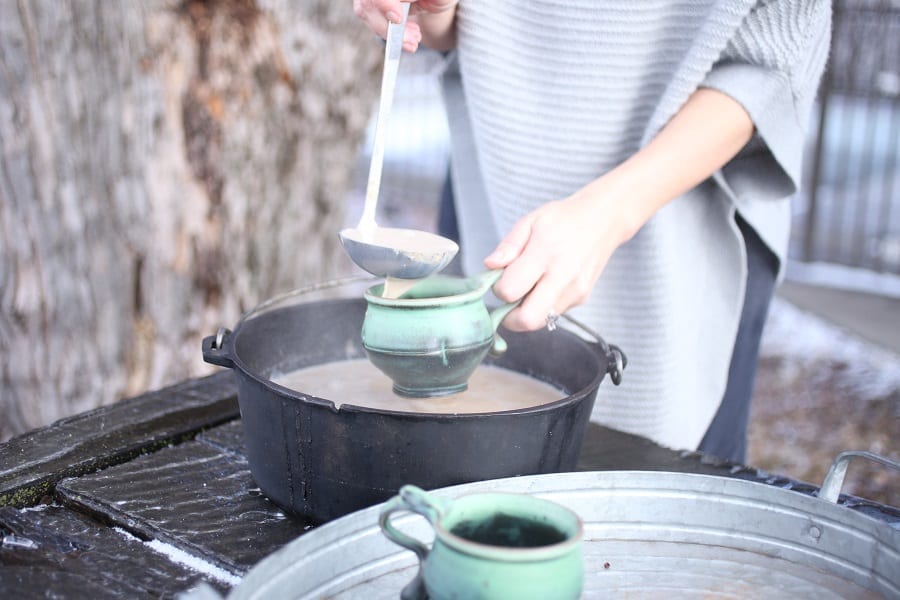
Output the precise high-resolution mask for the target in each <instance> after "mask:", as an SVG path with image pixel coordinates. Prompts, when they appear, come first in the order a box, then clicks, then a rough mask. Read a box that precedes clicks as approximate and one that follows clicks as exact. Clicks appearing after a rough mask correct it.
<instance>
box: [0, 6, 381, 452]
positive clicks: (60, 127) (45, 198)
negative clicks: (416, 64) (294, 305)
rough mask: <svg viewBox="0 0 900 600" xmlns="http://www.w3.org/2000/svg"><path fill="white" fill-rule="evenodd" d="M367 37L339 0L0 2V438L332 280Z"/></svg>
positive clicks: (184, 355)
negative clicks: (264, 304) (248, 313)
mask: <svg viewBox="0 0 900 600" xmlns="http://www.w3.org/2000/svg"><path fill="white" fill-rule="evenodd" d="M380 63H381V50H380V48H379V46H378V44H376V43H375V42H374V40H373V38H372V36H371V34H369V33H368V32H367V30H365V28H364V27H363V26H362V25H361V24H359V23H358V21H357V20H356V18H355V17H354V16H353V14H352V10H351V7H350V3H349V2H348V1H338V0H304V1H302V2H296V1H291V0H205V1H204V0H183V1H180V2H165V1H163V0H145V1H143V2H138V1H137V0H126V1H122V2H107V1H104V0H36V1H32V0H18V1H15V0H0V440H3V439H6V438H8V437H10V436H11V435H14V434H17V433H20V432H23V431H26V430H28V429H31V428H34V427H36V426H39V425H43V424H46V423H49V422H51V421H53V420H55V419H58V418H60V417H62V416H65V415H69V414H72V413H75V412H80V411H83V410H86V409H89V408H93V407H96V406H99V405H102V404H106V403H109V402H112V401H114V400H116V399H118V398H121V397H123V396H129V395H133V394H135V393H139V392H141V391H143V390H146V389H153V388H157V387H160V386H163V385H166V384H168V383H171V382H174V381H178V380H180V379H184V378H187V377H191V376H196V375H200V374H203V373H206V372H208V371H209V367H208V366H207V365H205V364H204V363H203V361H202V358H201V356H200V339H201V338H202V337H203V336H204V335H209V334H211V333H213V332H214V331H215V330H216V329H217V328H218V326H220V325H233V324H234V323H235V322H236V321H237V319H238V318H239V316H240V314H241V313H242V312H243V311H244V310H246V309H247V308H249V307H251V306H253V305H255V304H257V303H258V302H260V301H262V300H264V299H265V298H267V297H270V296H272V295H274V294H275V293H278V292H281V291H285V290H288V289H291V288H294V287H298V286H300V285H303V284H306V283H310V282H313V281H321V280H323V279H327V278H330V277H333V276H336V275H339V274H343V273H345V272H347V271H348V270H349V268H350V264H349V261H348V260H347V259H346V258H345V257H344V256H343V253H342V251H341V250H340V247H339V244H338V241H337V239H338V238H337V231H338V230H339V228H340V226H341V224H342V223H343V212H342V205H343V200H344V196H345V193H346V190H347V187H348V185H349V183H350V180H351V174H352V168H353V166H354V163H355V157H356V152H357V148H358V145H359V143H360V141H361V139H362V135H363V133H364V129H365V126H366V123H367V121H368V116H369V114H370V108H371V106H372V103H373V102H374V101H375V95H376V92H377V89H376V85H375V84H376V79H377V76H378V72H379V69H380Z"/></svg>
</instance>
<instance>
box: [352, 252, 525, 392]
mask: <svg viewBox="0 0 900 600" xmlns="http://www.w3.org/2000/svg"><path fill="white" fill-rule="evenodd" d="M502 274H503V271H502V270H494V271H485V272H484V273H481V274H480V275H475V276H473V277H466V278H463V277H449V276H444V275H437V276H433V277H429V278H427V279H423V280H422V281H421V282H419V283H418V284H416V286H415V287H413V288H412V289H410V290H409V291H408V292H407V293H406V294H404V295H403V296H401V297H400V298H384V297H382V295H381V291H382V289H383V285H382V284H379V285H375V286H372V287H371V288H369V289H368V290H367V291H366V293H365V299H366V315H365V318H364V319H363V326H362V342H363V348H365V351H366V354H367V356H368V357H369V361H370V362H371V363H372V364H373V365H375V366H376V367H378V369H379V370H381V371H382V372H383V373H384V374H386V375H387V376H388V377H390V378H391V380H392V381H393V383H394V391H395V392H396V393H397V394H400V395H402V396H412V397H420V398H422V397H429V396H443V395H447V394H455V393H458V392H462V391H464V390H465V389H466V388H467V386H468V381H469V377H470V376H471V375H472V373H473V372H474V371H475V369H476V368H477V367H478V365H479V364H480V363H481V361H482V360H483V359H484V357H485V355H486V354H487V353H488V351H491V352H492V353H493V354H495V355H500V354H502V353H503V352H504V351H505V350H506V342H505V341H504V340H503V338H501V337H500V336H499V335H497V334H496V332H497V327H499V325H500V322H501V321H502V320H503V319H504V318H505V317H506V315H507V314H508V313H509V311H511V310H512V309H513V308H515V307H516V306H517V305H518V302H513V303H510V304H504V305H502V306H500V307H498V308H495V309H494V310H492V311H488V309H487V307H486V306H485V303H484V295H485V294H486V293H487V291H488V290H489V289H491V286H492V285H493V284H494V283H495V282H496V281H497V280H498V279H499V278H500V275H502Z"/></svg>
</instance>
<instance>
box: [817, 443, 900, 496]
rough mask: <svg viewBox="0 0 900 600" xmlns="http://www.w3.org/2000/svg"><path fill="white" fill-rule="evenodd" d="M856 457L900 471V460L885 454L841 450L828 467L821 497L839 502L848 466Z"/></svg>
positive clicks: (820, 491) (821, 489) (820, 490)
mask: <svg viewBox="0 0 900 600" xmlns="http://www.w3.org/2000/svg"><path fill="white" fill-rule="evenodd" d="M854 458H867V459H869V460H871V461H874V462H877V463H880V464H882V465H884V466H886V467H890V468H891V469H894V470H895V471H900V462H896V461H893V460H891V459H889V458H885V457H884V456H879V455H877V454H873V453H872V452H865V451H863V450H849V451H847V452H841V453H840V454H838V456H837V458H835V459H834V462H833V463H832V464H831V468H830V469H828V474H827V475H825V480H824V481H823V482H822V487H821V488H820V489H819V498H821V499H822V500H827V501H828V502H832V503H837V501H838V496H840V495H841V488H842V487H844V477H845V476H846V475H847V467H849V466H850V461H851V460H853V459H854Z"/></svg>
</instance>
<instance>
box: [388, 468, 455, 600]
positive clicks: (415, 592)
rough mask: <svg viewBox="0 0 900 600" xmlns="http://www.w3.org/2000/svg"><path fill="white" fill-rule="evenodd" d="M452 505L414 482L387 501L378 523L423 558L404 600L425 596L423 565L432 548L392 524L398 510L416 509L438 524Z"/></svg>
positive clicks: (396, 539)
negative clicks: (393, 515) (392, 516)
mask: <svg viewBox="0 0 900 600" xmlns="http://www.w3.org/2000/svg"><path fill="white" fill-rule="evenodd" d="M449 506H450V500H444V499H441V498H435V497H433V496H431V495H429V494H428V493H427V492H425V490H422V489H421V488H417V487H416V486H414V485H404V486H403V487H402V488H400V493H399V494H398V495H397V496H394V497H393V498H391V499H390V500H388V501H387V503H385V505H384V508H382V509H381V514H380V515H379V517H378V525H379V527H381V531H382V532H383V533H384V535H385V537H387V538H388V539H389V540H391V541H392V542H394V543H395V544H397V545H399V546H403V547H404V548H406V549H408V550H412V551H413V552H415V553H416V556H417V557H418V558H419V572H418V573H417V574H416V577H415V579H413V580H412V581H411V582H410V583H409V584H407V585H406V587H404V588H403V591H402V593H401V594H400V598H401V599H402V600H413V599H418V598H424V597H425V581H424V575H423V572H422V570H423V568H424V565H425V559H426V558H427V557H428V552H429V551H430V550H429V548H428V546H426V545H425V544H424V543H422V542H421V541H419V540H417V539H416V538H414V537H412V536H410V535H407V534H405V533H403V532H402V531H400V530H398V529H397V528H395V527H394V525H393V524H392V523H391V515H392V514H393V513H395V512H414V513H418V514H420V515H422V516H423V517H425V519H427V520H428V522H429V523H431V525H432V527H434V526H435V525H436V524H437V522H438V520H439V519H440V518H441V516H443V514H444V513H445V512H447V508H448V507H449Z"/></svg>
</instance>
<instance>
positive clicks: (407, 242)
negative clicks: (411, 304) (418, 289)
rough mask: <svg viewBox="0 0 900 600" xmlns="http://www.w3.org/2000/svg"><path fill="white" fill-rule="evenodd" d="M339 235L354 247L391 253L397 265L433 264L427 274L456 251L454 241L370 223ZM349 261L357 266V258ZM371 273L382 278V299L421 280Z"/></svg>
mask: <svg viewBox="0 0 900 600" xmlns="http://www.w3.org/2000/svg"><path fill="white" fill-rule="evenodd" d="M341 235H342V236H343V238H345V239H346V240H352V241H354V242H357V243H358V244H365V245H366V246H368V247H371V248H382V249H385V250H389V251H392V252H393V253H394V254H393V256H394V257H396V259H397V261H398V264H401V263H402V262H414V263H421V264H423V265H433V266H434V268H432V269H431V270H430V271H433V270H434V269H436V268H438V267H442V266H444V265H446V263H447V262H448V261H449V258H448V257H453V256H454V255H455V254H456V252H457V251H458V250H459V246H458V245H457V244H456V242H454V241H452V240H449V239H447V238H445V237H442V236H440V235H437V234H434V233H430V232H428V231H421V230H418V229H401V228H395V227H379V226H377V225H375V224H374V223H372V224H371V225H370V226H369V227H362V226H360V227H357V228H356V229H345V230H343V231H342V232H341ZM353 258H354V260H356V262H357V264H359V263H360V261H359V260H358V258H360V257H353ZM388 271H389V270H388ZM430 271H429V274H430ZM375 274H376V275H386V278H385V283H384V290H383V292H382V295H383V296H384V297H385V298H399V297H400V296H402V295H403V294H404V293H406V292H407V291H408V290H409V289H410V288H412V287H413V286H414V285H415V284H417V283H418V282H419V281H421V279H402V278H397V277H391V274H390V272H387V273H383V272H382V273H375Z"/></svg>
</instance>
